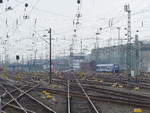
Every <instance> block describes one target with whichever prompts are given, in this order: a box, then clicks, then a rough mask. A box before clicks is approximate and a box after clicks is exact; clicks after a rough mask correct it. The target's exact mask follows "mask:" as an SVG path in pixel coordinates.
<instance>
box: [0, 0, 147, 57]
mask: <svg viewBox="0 0 150 113" xmlns="http://www.w3.org/2000/svg"><path fill="white" fill-rule="evenodd" d="M7 1H8V2H6V1H4V3H3V4H1V5H0V7H1V8H0V26H1V27H0V38H1V46H0V53H1V58H4V53H5V51H4V48H5V47H6V49H7V51H8V52H6V53H8V54H9V56H10V58H11V59H15V55H16V54H19V55H20V56H21V57H22V56H24V59H27V58H28V59H29V58H31V57H32V58H33V57H34V53H35V51H36V49H37V57H38V58H40V57H42V58H46V56H48V51H49V49H48V48H49V46H48V43H47V42H46V41H48V37H43V35H48V34H47V31H45V30H46V29H48V28H49V27H51V28H52V37H53V57H57V56H63V55H65V54H69V45H70V44H71V39H72V37H73V19H74V17H75V14H76V12H77V4H76V0H7ZM81 1H82V2H81V13H82V17H81V19H80V25H79V31H78V33H77V39H76V40H75V44H76V48H75V49H76V52H79V50H80V42H79V41H80V40H81V39H82V40H83V49H86V50H85V52H86V53H90V50H91V49H92V48H94V43H95V37H96V36H95V33H96V30H97V29H98V28H100V27H102V28H104V27H108V22H109V20H110V19H112V22H113V27H112V28H107V29H103V30H102V31H101V35H100V36H99V47H104V46H108V40H109V39H111V42H110V44H109V45H115V44H117V40H116V39H117V29H116V27H120V28H121V38H124V34H125V31H124V28H125V27H126V23H127V14H126V13H125V12H124V5H125V4H130V5H131V10H132V36H133V37H134V35H135V31H136V30H137V29H138V30H139V31H140V32H139V39H140V40H148V39H149V36H150V33H149V32H148V31H149V29H150V21H149V19H150V9H149V7H150V0H81ZM25 3H28V5H29V6H28V7H27V8H26V11H25V7H24V4H25ZM8 6H11V7H12V9H13V10H10V11H7V12H6V11H5V8H6V7H8ZM24 15H28V16H29V19H27V20H25V19H23V16H24ZM6 18H7V25H6ZM35 20H36V22H35ZM35 23H36V24H35ZM6 34H8V36H9V37H8V44H7V46H5V44H4V42H5V40H6Z"/></svg>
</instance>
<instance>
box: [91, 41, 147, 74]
mask: <svg viewBox="0 0 150 113" xmlns="http://www.w3.org/2000/svg"><path fill="white" fill-rule="evenodd" d="M126 54H127V44H124V45H118V46H110V47H104V48H98V49H93V50H92V51H91V55H90V58H91V60H94V61H96V63H97V64H98V63H99V64H118V65H119V66H120V69H121V70H126V67H127V63H126V57H127V55H126ZM131 67H132V70H135V71H137V70H138V71H142V72H150V43H149V42H147V41H137V42H136V41H135V42H134V43H132V44H131Z"/></svg>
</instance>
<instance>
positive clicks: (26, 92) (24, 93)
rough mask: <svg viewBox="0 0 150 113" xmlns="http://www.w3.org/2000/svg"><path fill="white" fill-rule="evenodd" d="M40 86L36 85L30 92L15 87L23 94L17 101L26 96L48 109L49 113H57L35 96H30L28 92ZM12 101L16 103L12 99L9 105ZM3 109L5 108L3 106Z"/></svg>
mask: <svg viewBox="0 0 150 113" xmlns="http://www.w3.org/2000/svg"><path fill="white" fill-rule="evenodd" d="M38 86H39V83H38V85H36V86H34V87H32V88H30V89H29V90H27V91H23V90H22V89H21V88H17V87H15V86H14V87H15V88H16V89H18V90H19V91H20V92H21V94H20V95H19V96H18V97H17V98H16V100H17V99H19V98H20V97H22V96H23V95H26V96H28V97H29V98H30V99H32V100H34V101H36V102H37V103H39V104H40V105H41V106H43V107H44V108H46V109H48V110H49V111H51V112H52V113H56V112H55V111H54V110H52V109H51V108H49V107H48V106H46V105H45V104H43V103H42V102H40V101H39V100H37V99H35V98H34V97H33V96H31V95H30V94H28V92H30V91H31V90H33V89H34V88H36V87H38ZM12 101H14V99H12V100H11V101H9V102H8V103H11V102H12ZM2 107H3V106H2Z"/></svg>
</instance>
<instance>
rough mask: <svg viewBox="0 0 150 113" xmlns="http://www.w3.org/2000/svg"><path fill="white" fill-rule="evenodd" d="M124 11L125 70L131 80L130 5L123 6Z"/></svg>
mask: <svg viewBox="0 0 150 113" xmlns="http://www.w3.org/2000/svg"><path fill="white" fill-rule="evenodd" d="M124 10H125V12H127V13H128V23H127V24H128V27H127V56H126V63H127V71H128V80H131V70H132V69H131V68H132V60H131V57H132V50H131V10H130V5H129V4H128V5H125V6H124Z"/></svg>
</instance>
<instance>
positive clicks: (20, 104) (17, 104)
mask: <svg viewBox="0 0 150 113" xmlns="http://www.w3.org/2000/svg"><path fill="white" fill-rule="evenodd" d="M1 87H2V88H3V89H4V90H5V92H6V93H8V95H9V96H10V97H11V98H12V99H13V100H14V101H15V102H16V103H17V105H19V107H20V108H21V109H22V110H23V111H24V112H25V113H27V111H26V110H25V109H24V107H23V106H22V105H21V104H20V103H19V102H18V101H17V100H16V99H15V98H14V96H13V95H12V94H11V93H10V92H9V91H8V90H7V89H6V88H4V87H3V86H1ZM20 93H21V92H20Z"/></svg>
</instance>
